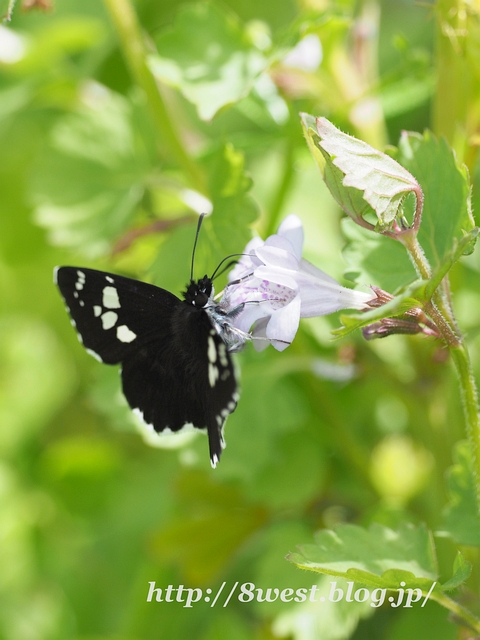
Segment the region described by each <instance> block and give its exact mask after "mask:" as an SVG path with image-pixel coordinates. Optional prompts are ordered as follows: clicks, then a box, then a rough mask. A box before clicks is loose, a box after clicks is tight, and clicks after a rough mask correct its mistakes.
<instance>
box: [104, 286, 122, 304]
mask: <svg viewBox="0 0 480 640" xmlns="http://www.w3.org/2000/svg"><path fill="white" fill-rule="evenodd" d="M103 306H104V307H106V308H107V309H120V300H119V299H118V293H117V290H116V289H115V287H105V288H104V290H103Z"/></svg>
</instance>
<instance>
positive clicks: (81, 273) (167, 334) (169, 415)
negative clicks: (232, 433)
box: [56, 267, 238, 466]
mask: <svg viewBox="0 0 480 640" xmlns="http://www.w3.org/2000/svg"><path fill="white" fill-rule="evenodd" d="M56 281H57V284H58V287H59V289H60V291H61V293H62V296H63V298H64V300H65V302H66V304H67V307H68V310H69V312H70V316H71V318H72V322H73V323H74V325H75V328H76V330H77V333H78V334H79V337H80V339H81V341H82V342H83V344H84V346H85V347H86V349H87V350H88V351H89V352H90V353H92V355H94V356H96V357H97V358H98V359H101V360H102V362H105V363H107V364H117V363H121V365H122V372H121V375H122V386H123V392H124V395H125V397H126V399H127V401H128V403H129V405H130V407H131V408H132V409H133V410H134V412H135V413H136V414H137V415H139V416H140V417H141V418H142V420H143V421H144V422H145V423H146V424H147V425H150V427H152V428H153V430H154V431H156V432H158V433H162V432H178V431H181V430H182V429H184V428H185V427H195V428H197V429H201V430H203V431H205V430H206V431H207V433H208V439H209V447H210V459H211V461H212V465H213V466H215V464H216V462H217V461H218V460H219V458H220V454H221V451H222V448H223V447H224V441H223V426H224V423H225V420H226V418H227V416H228V415H229V414H230V413H231V412H232V411H233V410H234V409H235V406H236V402H237V399H238V390H237V383H236V379H235V372H234V367H233V363H232V360H231V356H230V354H229V353H228V350H227V347H226V345H225V343H224V342H223V340H222V338H221V337H220V336H219V335H218V333H217V332H216V331H215V329H214V328H213V325H212V322H211V321H210V318H209V316H208V313H207V311H206V310H205V309H204V308H199V307H196V306H194V305H192V304H189V303H187V302H185V301H182V300H180V299H179V298H177V297H176V296H174V295H173V294H171V293H169V292H168V291H165V290H164V289H160V288H159V287H155V286H153V285H149V284H146V283H143V282H140V281H137V280H133V279H130V278H125V277H122V276H117V275H115V274H110V273H105V272H101V271H96V270H93V269H83V268H80V269H78V268H76V267H60V268H59V269H58V270H57V272H56Z"/></svg>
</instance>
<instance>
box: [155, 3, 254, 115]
mask: <svg viewBox="0 0 480 640" xmlns="http://www.w3.org/2000/svg"><path fill="white" fill-rule="evenodd" d="M157 48H158V55H157V54H155V55H152V56H150V67H151V69H152V71H153V73H154V74H155V76H156V77H157V78H158V79H159V80H161V81H162V82H165V83H168V84H170V85H172V86H174V87H176V88H178V89H179V90H180V91H181V92H182V93H183V95H184V96H185V97H186V98H187V100H190V102H192V103H193V104H194V105H195V106H196V107H197V109H198V114H199V116H200V118H202V119H203V120H211V119H212V118H213V116H214V115H215V114H216V113H217V111H218V110H219V109H221V108H222V107H225V106H226V105H228V104H232V103H235V102H237V101H238V100H240V99H241V98H243V97H244V96H246V95H247V94H248V93H249V91H250V90H251V88H252V87H253V84H254V82H255V80H256V78H257V77H258V76H259V75H260V73H261V72H262V71H263V70H264V69H265V68H266V66H267V60H266V58H265V57H264V55H263V54H262V52H261V51H260V50H259V49H257V48H256V47H255V46H254V44H253V43H252V42H251V41H250V39H249V36H248V33H247V31H246V30H245V29H244V28H243V26H242V25H241V23H240V22H239V20H238V18H237V17H236V16H235V14H233V13H231V12H230V11H228V10H227V9H226V8H223V7H220V6H218V5H214V4H213V3H197V4H192V5H188V6H186V7H183V8H182V9H180V11H179V13H178V15H177V18H176V20H175V24H174V26H173V28H172V29H170V30H169V31H168V32H166V33H164V34H162V35H161V36H160V37H159V38H158V39H157Z"/></svg>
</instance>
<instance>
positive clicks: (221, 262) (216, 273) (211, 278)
mask: <svg viewBox="0 0 480 640" xmlns="http://www.w3.org/2000/svg"><path fill="white" fill-rule="evenodd" d="M249 255H250V254H249V253H231V254H230V255H229V256H226V257H225V258H224V259H223V260H221V261H220V264H219V265H218V267H217V268H216V269H215V271H214V272H213V273H212V275H211V277H210V280H213V279H214V278H216V277H218V276H220V275H222V273H224V272H225V271H226V270H227V269H228V268H229V267H231V266H232V265H234V264H237V263H238V262H239V260H231V261H230V262H229V263H228V264H227V265H226V266H225V267H224V268H223V269H222V270H221V271H220V272H219V273H218V270H219V269H220V267H221V266H222V264H223V263H224V262H226V261H227V260H230V258H234V257H236V256H238V257H241V256H249Z"/></svg>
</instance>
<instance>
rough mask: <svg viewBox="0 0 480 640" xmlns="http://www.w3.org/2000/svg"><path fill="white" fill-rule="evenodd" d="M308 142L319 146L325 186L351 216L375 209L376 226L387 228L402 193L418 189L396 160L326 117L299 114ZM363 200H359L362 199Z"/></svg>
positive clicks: (401, 197) (414, 181)
mask: <svg viewBox="0 0 480 640" xmlns="http://www.w3.org/2000/svg"><path fill="white" fill-rule="evenodd" d="M302 120H303V126H304V129H306V137H307V140H308V141H309V146H310V148H311V149H312V146H313V147H314V148H316V149H318V150H319V152H320V153H321V154H322V155H323V158H324V163H321V162H320V161H319V156H318V153H314V157H315V159H316V161H317V164H319V167H320V170H321V171H322V173H323V177H324V180H325V183H326V185H327V187H328V188H329V189H330V191H331V193H332V195H333V197H334V198H335V199H336V200H337V202H338V203H339V204H340V206H341V207H342V208H343V209H344V211H345V212H346V213H347V214H348V215H349V216H351V217H352V218H353V219H359V218H365V215H366V214H367V213H368V212H369V210H368V208H367V207H366V206H365V203H367V204H368V205H369V207H370V211H373V212H375V215H376V217H377V219H378V227H379V228H380V229H387V228H389V227H390V226H391V224H392V222H393V221H394V220H395V219H396V218H397V217H398V216H399V215H400V214H401V213H402V209H401V205H402V202H403V200H404V198H405V196H406V195H407V194H408V193H410V192H414V193H416V194H420V193H421V189H420V186H419V184H418V182H417V180H416V179H415V178H414V177H413V176H412V175H411V174H410V173H409V172H408V171H407V170H406V169H405V168H404V167H402V166H401V165H400V164H399V163H398V162H396V161H395V160H393V159H392V158H391V157H390V156H387V155H386V154H384V153H381V152H380V151H377V150H376V149H374V148H373V147H371V146H370V145H368V144H367V143H365V142H362V141H361V140H357V139H356V138H354V137H353V136H350V135H348V134H346V133H343V132H342V131H340V130H339V129H337V128H336V127H335V126H334V125H333V124H332V123H331V122H329V121H328V120H327V119H326V118H317V119H316V121H315V125H316V127H315V128H316V135H315V130H313V123H312V118H311V116H305V115H303V118H302ZM362 200H363V202H362Z"/></svg>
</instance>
